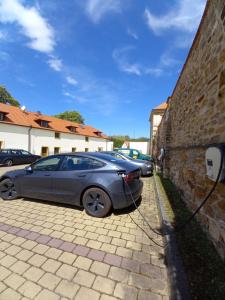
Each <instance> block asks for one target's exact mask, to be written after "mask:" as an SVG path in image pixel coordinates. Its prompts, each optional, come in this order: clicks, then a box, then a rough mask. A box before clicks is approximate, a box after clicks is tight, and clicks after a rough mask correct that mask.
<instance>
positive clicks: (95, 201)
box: [82, 188, 112, 218]
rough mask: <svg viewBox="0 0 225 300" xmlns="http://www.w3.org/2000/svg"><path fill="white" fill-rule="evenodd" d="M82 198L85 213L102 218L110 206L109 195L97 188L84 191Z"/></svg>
mask: <svg viewBox="0 0 225 300" xmlns="http://www.w3.org/2000/svg"><path fill="white" fill-rule="evenodd" d="M82 200H83V206H84V209H85V211H86V213H87V214H88V215H91V216H93V217H97V218H103V217H105V216H106V215H107V214H108V213H109V211H110V209H111V208H112V202H111V200H110V198H109V196H108V195H107V193H106V192H104V191H103V190H102V189H99V188H90V189H88V190H87V191H85V193H84V195H83V199H82Z"/></svg>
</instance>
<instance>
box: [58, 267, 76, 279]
mask: <svg viewBox="0 0 225 300" xmlns="http://www.w3.org/2000/svg"><path fill="white" fill-rule="evenodd" d="M76 272H77V268H76V267H72V266H69V265H67V264H63V265H62V266H61V267H60V268H59V269H58V271H57V272H56V275H57V276H59V277H62V278H64V279H68V280H72V279H73V278H74V276H75V274H76Z"/></svg>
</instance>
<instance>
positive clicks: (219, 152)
mask: <svg viewBox="0 0 225 300" xmlns="http://www.w3.org/2000/svg"><path fill="white" fill-rule="evenodd" d="M205 162H206V170H207V176H208V178H209V179H211V180H212V181H216V180H217V178H218V175H219V171H220V168H221V173H220V177H219V178H218V181H219V182H222V181H224V180H225V147H222V146H221V147H209V148H208V149H207V150H206V154H205ZM221 164H222V166H221Z"/></svg>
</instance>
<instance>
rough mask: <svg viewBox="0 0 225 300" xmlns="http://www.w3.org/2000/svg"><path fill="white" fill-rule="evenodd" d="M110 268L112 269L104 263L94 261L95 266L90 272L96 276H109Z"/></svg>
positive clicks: (93, 265)
mask: <svg viewBox="0 0 225 300" xmlns="http://www.w3.org/2000/svg"><path fill="white" fill-rule="evenodd" d="M109 268H110V266H109V265H107V264H104V263H102V262H98V261H94V262H93V264H92V265H91V269H90V271H91V272H93V273H95V274H98V275H102V276H107V274H108V272H109Z"/></svg>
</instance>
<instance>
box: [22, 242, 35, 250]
mask: <svg viewBox="0 0 225 300" xmlns="http://www.w3.org/2000/svg"><path fill="white" fill-rule="evenodd" d="M35 246H37V243H36V242H34V241H26V242H25V243H23V244H22V245H21V247H23V248H25V249H27V250H32V249H33V248H34V247H35Z"/></svg>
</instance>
